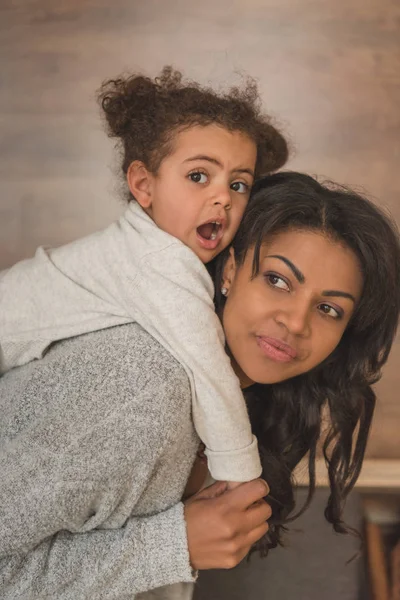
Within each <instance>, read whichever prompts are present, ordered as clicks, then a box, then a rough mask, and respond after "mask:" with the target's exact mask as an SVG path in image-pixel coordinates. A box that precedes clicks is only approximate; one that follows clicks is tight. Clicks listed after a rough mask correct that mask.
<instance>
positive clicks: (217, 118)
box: [98, 66, 289, 177]
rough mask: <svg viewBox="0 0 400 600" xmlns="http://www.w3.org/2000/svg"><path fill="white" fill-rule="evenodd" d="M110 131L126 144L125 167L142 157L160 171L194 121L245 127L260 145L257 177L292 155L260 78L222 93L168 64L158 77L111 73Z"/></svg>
mask: <svg viewBox="0 0 400 600" xmlns="http://www.w3.org/2000/svg"><path fill="white" fill-rule="evenodd" d="M98 100H99V103H100V105H101V107H102V109H103V111H104V115H105V119H106V122H107V129H108V135H109V137H116V138H119V140H120V143H121V146H122V150H123V162H122V170H123V172H124V173H125V174H126V173H127V171H128V168H129V165H130V164H131V163H132V162H133V161H135V160H141V161H143V162H144V164H145V165H146V167H147V168H148V169H149V170H150V171H152V172H153V173H156V172H157V170H158V168H159V166H160V164H161V162H162V160H163V159H164V158H165V157H166V156H168V154H169V153H170V152H171V150H172V143H173V138H174V134H175V133H176V132H177V131H179V130H183V129H186V128H187V127H191V126H193V125H202V126H205V125H210V124H212V123H216V124H218V125H221V126H222V127H225V128H226V129H228V130H229V131H240V132H242V133H245V134H247V135H248V136H249V137H250V138H251V139H252V140H254V142H255V144H256V146H257V162H256V173H255V174H256V177H257V176H260V175H265V174H269V173H272V172H274V171H276V170H277V169H279V168H280V167H282V166H283V165H284V164H285V163H286V161H287V159H288V154H289V151H288V145H287V142H286V140H285V138H284V137H283V135H282V134H281V133H280V132H279V131H278V130H277V129H276V127H274V125H273V124H272V122H271V118H270V117H268V115H265V114H263V113H262V111H261V101H260V96H259V92H258V88H257V84H256V82H255V81H254V80H252V79H250V78H248V79H247V81H246V84H245V85H244V86H243V88H241V89H239V88H237V87H232V88H231V89H229V90H228V91H227V92H226V93H220V94H219V93H217V92H215V91H214V90H212V89H211V88H207V87H202V86H200V85H199V84H198V83H196V82H193V81H183V80H182V74H181V73H180V72H179V71H176V70H175V69H173V68H172V67H170V66H165V67H164V68H163V69H162V71H161V73H160V75H159V76H158V77H156V78H155V79H154V80H153V79H150V78H149V77H145V76H143V75H135V74H134V75H130V76H127V77H121V78H118V79H110V80H107V81H105V82H104V83H103V85H102V86H101V88H100V90H99V96H98Z"/></svg>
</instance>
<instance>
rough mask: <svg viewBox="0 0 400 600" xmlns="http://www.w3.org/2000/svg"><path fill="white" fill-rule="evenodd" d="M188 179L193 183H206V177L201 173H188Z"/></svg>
mask: <svg viewBox="0 0 400 600" xmlns="http://www.w3.org/2000/svg"><path fill="white" fill-rule="evenodd" d="M189 178H190V180H191V181H193V183H207V180H208V177H207V175H206V174H205V173H202V172H201V171H193V173H189Z"/></svg>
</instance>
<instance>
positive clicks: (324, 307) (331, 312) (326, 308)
mask: <svg viewBox="0 0 400 600" xmlns="http://www.w3.org/2000/svg"><path fill="white" fill-rule="evenodd" d="M318 308H319V309H320V311H321V312H323V313H324V315H327V316H328V317H332V318H333V319H341V318H342V316H343V314H342V313H341V312H340V311H339V310H336V308H333V306H330V305H329V304H320V305H319V307H318Z"/></svg>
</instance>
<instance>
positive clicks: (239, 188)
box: [231, 181, 250, 194]
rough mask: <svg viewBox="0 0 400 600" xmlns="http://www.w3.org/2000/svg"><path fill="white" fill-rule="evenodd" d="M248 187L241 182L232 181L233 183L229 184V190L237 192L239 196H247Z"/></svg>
mask: <svg viewBox="0 0 400 600" xmlns="http://www.w3.org/2000/svg"><path fill="white" fill-rule="evenodd" d="M249 187H250V186H249V185H247V183H244V182H243V181H234V183H232V184H231V189H232V190H233V191H234V192H239V194H247V193H248V191H249Z"/></svg>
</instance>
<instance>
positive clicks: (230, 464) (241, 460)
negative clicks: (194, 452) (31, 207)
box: [205, 435, 262, 482]
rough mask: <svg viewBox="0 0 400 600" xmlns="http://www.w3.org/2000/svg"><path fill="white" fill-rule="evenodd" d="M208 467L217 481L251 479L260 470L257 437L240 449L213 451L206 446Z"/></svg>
mask: <svg viewBox="0 0 400 600" xmlns="http://www.w3.org/2000/svg"><path fill="white" fill-rule="evenodd" d="M205 453H206V455H207V459H208V469H209V471H210V473H211V475H212V476H213V478H214V479H216V480H217V481H241V482H244V481H251V480H252V479H257V477H260V475H261V472H262V467H261V461H260V455H259V452H258V444H257V438H256V437H255V436H254V435H253V441H252V442H251V444H249V446H246V447H245V448H241V449H240V450H229V451H226V452H225V451H224V452H214V451H213V450H210V449H209V448H206V450H205Z"/></svg>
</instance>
